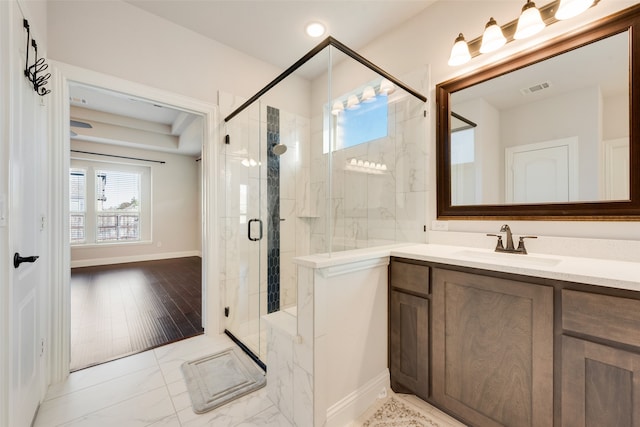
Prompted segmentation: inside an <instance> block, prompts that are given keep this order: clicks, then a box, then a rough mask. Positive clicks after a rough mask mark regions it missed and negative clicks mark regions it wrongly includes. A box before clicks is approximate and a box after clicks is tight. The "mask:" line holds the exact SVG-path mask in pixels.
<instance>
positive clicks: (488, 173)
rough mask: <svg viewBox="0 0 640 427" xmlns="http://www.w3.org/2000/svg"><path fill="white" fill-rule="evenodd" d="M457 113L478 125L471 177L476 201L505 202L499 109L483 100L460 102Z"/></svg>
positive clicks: (475, 131) (475, 134)
mask: <svg viewBox="0 0 640 427" xmlns="http://www.w3.org/2000/svg"><path fill="white" fill-rule="evenodd" d="M455 112H456V113H458V114H460V115H462V116H463V117H465V118H467V119H469V120H471V121H472V122H474V123H476V124H477V125H478V126H477V127H476V128H474V141H475V165H474V166H475V167H474V168H473V172H475V178H476V179H474V180H472V181H473V183H474V185H475V189H474V191H475V201H476V203H482V204H486V203H501V202H502V201H504V173H502V171H503V167H502V165H504V150H503V149H502V147H501V146H500V125H501V123H502V118H501V116H500V112H499V111H498V110H496V109H495V108H494V107H493V106H491V105H490V104H489V103H487V102H486V101H485V100H484V99H476V100H472V101H468V102H465V103H462V104H457V105H456V109H455ZM433 167H435V165H433Z"/></svg>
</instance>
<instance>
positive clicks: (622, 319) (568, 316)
mask: <svg viewBox="0 0 640 427" xmlns="http://www.w3.org/2000/svg"><path fill="white" fill-rule="evenodd" d="M562 328H563V329H564V330H567V331H573V332H578V333H581V334H586V335H591V336H593V337H598V338H604V339H608V340H612V341H616V342H620V343H623V344H629V345H634V346H638V347H640V300H635V299H630V298H621V297H612V296H608V295H598V294H591V293H587V292H579V291H571V290H566V289H564V290H562Z"/></svg>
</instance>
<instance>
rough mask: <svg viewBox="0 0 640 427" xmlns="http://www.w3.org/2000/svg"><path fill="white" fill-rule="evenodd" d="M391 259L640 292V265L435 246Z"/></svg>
mask: <svg viewBox="0 0 640 427" xmlns="http://www.w3.org/2000/svg"><path fill="white" fill-rule="evenodd" d="M390 255H391V256H396V257H402V258H410V259H415V260H421V261H431V262H437V263H442V264H450V265H458V266H463V267H473V268H479V269H483V270H491V271H500V272H504V273H514V274H521V275H525V276H534V277H544V278H548V279H557V280H564V281H569V282H578V283H586V284H590V285H597V286H604V287H608V288H619V289H628V290H633V291H640V263H637V262H628V261H613V260H602V259H595V258H581V257H569V256H560V255H543V254H536V253H529V254H527V255H520V254H506V253H496V252H494V251H493V250H489V249H476V248H467V247H462V246H446V245H434V244H418V245H410V246H402V247H398V248H394V249H392V250H391V251H390Z"/></svg>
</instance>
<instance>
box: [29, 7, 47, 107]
mask: <svg viewBox="0 0 640 427" xmlns="http://www.w3.org/2000/svg"><path fill="white" fill-rule="evenodd" d="M22 25H23V26H24V28H25V29H26V30H27V51H26V55H25V56H26V59H25V65H24V75H25V77H26V78H27V79H28V80H29V81H30V82H31V84H32V85H33V90H35V91H36V93H37V94H38V95H40V96H45V95H46V94H48V93H51V90H49V89H47V88H45V87H44V86H45V85H46V84H47V83H48V82H49V78H50V77H51V73H46V74H40V75H38V73H42V72H43V71H45V70H46V69H47V68H49V64H47V63H46V60H45V59H44V58H38V44H37V43H36V41H35V40H34V39H32V38H31V28H30V27H29V21H27V20H26V19H23V21H22ZM29 45H31V47H32V48H33V52H34V55H35V60H34V62H33V64H32V65H29Z"/></svg>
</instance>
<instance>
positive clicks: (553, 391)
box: [389, 245, 640, 427]
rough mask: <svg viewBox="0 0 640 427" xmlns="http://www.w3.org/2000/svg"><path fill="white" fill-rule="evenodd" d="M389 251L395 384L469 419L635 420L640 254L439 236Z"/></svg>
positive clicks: (502, 422) (516, 422) (639, 403)
mask: <svg viewBox="0 0 640 427" xmlns="http://www.w3.org/2000/svg"><path fill="white" fill-rule="evenodd" d="M391 255H392V257H391V262H390V265H389V273H390V275H389V370H390V375H391V387H392V389H393V390H394V391H396V392H402V393H413V394H415V395H416V396H418V397H420V398H422V399H423V400H425V401H428V402H429V403H431V404H433V405H434V406H436V407H438V408H440V409H442V410H444V411H446V412H448V413H449V414H451V415H453V416H455V417H457V418H459V419H460V420H461V421H463V422H465V423H467V424H469V425H471V426H510V427H518V426H536V427H538V426H553V425H555V426H586V425H593V426H617V427H618V426H635V425H638V420H640V371H639V369H640V282H638V277H640V271H637V270H636V271H637V272H636V273H634V269H637V267H638V264H637V263H625V262H618V261H601V260H589V259H584V258H583V259H580V258H570V257H553V256H529V255H509V254H495V253H493V252H491V251H489V250H465V249H464V248H459V247H458V248H454V247H447V246H439V245H420V246H415V247H408V248H406V249H402V250H396V251H392V253H391ZM599 264H600V265H599ZM590 270H592V271H594V272H596V271H597V272H598V273H595V274H590Z"/></svg>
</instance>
